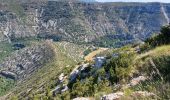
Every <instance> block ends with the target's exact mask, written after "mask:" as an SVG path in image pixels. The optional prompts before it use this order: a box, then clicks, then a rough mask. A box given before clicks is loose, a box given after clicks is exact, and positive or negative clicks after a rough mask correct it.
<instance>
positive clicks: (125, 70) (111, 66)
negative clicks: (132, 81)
mask: <svg viewBox="0 0 170 100" xmlns="http://www.w3.org/2000/svg"><path fill="white" fill-rule="evenodd" d="M134 58H135V53H133V52H130V51H129V52H125V53H120V54H119V56H118V57H113V58H112V59H111V60H110V61H109V62H108V63H107V64H106V66H105V70H106V72H108V73H109V74H110V78H109V80H110V81H111V82H112V83H117V82H121V81H123V80H126V79H127V78H128V77H129V76H130V75H131V72H132V69H133V60H134Z"/></svg>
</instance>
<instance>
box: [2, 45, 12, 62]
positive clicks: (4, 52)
mask: <svg viewBox="0 0 170 100" xmlns="http://www.w3.org/2000/svg"><path fill="white" fill-rule="evenodd" d="M13 51H14V50H13V48H12V44H10V43H7V42H1V43H0V63H1V62H2V60H4V58H5V57H7V56H9V55H10V54H11V53H12V52H13Z"/></svg>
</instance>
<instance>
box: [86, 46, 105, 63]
mask: <svg viewBox="0 0 170 100" xmlns="http://www.w3.org/2000/svg"><path fill="white" fill-rule="evenodd" d="M106 50H108V48H99V49H98V50H95V51H93V52H91V53H89V54H88V55H87V56H85V57H84V59H85V61H93V57H95V56H96V55H97V54H99V53H101V52H103V51H106Z"/></svg>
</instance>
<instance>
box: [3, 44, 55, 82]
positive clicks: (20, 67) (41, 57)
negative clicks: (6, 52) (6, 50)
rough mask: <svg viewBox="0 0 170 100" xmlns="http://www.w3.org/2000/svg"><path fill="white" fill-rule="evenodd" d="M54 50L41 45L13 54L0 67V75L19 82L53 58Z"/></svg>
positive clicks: (46, 45) (47, 45)
mask: <svg viewBox="0 0 170 100" xmlns="http://www.w3.org/2000/svg"><path fill="white" fill-rule="evenodd" d="M54 55H55V53H54V50H53V49H52V47H50V45H49V44H46V43H43V44H38V45H34V46H32V47H27V48H24V49H21V50H19V51H16V52H14V53H13V54H12V55H11V56H10V57H8V58H6V59H5V61H4V62H3V63H2V64H1V66H0V75H2V76H5V77H7V78H12V79H16V80H20V79H23V78H26V77H27V76H29V75H31V74H32V73H33V72H34V71H36V70H37V69H38V68H40V67H42V66H44V65H45V64H46V63H48V62H49V61H50V60H52V59H53V58H54Z"/></svg>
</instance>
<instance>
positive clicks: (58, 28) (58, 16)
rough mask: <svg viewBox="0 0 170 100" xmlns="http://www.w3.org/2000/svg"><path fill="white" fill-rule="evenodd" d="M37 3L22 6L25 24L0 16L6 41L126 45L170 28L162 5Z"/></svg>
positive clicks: (167, 8) (167, 11) (169, 7)
mask: <svg viewBox="0 0 170 100" xmlns="http://www.w3.org/2000/svg"><path fill="white" fill-rule="evenodd" d="M36 3H37V4H39V5H38V6H37V5H36ZM36 3H21V4H20V5H21V7H22V8H23V10H24V12H25V13H24V14H25V19H24V21H25V23H23V24H20V23H19V22H20V21H18V20H19V18H18V17H17V16H15V14H14V15H13V13H12V14H9V13H11V12H7V13H5V14H0V16H1V17H4V18H3V19H4V20H5V18H6V20H5V21H1V22H0V23H1V24H0V25H1V34H2V35H1V36H2V38H3V36H6V37H8V36H7V35H6V34H9V37H10V38H18V37H30V36H38V37H40V38H52V39H54V40H67V41H74V42H92V41H93V42H96V41H97V39H99V38H101V37H103V39H106V37H109V39H110V40H115V41H123V43H122V44H126V43H129V42H133V41H134V40H137V39H140V40H144V39H146V38H148V37H150V36H151V35H152V33H154V32H158V31H159V30H160V26H162V25H166V24H168V23H169V17H170V5H169V4H160V3H83V2H61V1H48V2H44V3H38V2H36ZM1 13H4V11H1ZM9 15H10V16H13V17H12V19H11V18H9V17H8V16H9ZM100 40H101V39H99V42H100ZM103 41H105V40H103Z"/></svg>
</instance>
